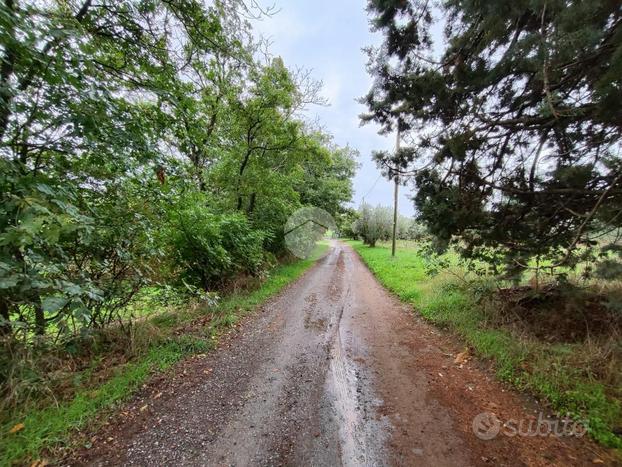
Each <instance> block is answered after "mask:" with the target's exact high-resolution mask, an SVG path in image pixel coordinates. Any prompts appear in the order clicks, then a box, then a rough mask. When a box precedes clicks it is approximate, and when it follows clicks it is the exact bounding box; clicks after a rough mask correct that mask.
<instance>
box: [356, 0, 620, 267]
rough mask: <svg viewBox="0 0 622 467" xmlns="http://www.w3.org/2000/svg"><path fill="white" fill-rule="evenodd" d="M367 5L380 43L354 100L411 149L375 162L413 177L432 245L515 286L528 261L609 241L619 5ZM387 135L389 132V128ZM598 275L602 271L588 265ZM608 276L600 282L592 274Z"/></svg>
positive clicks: (569, 258)
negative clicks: (488, 267)
mask: <svg viewBox="0 0 622 467" xmlns="http://www.w3.org/2000/svg"><path fill="white" fill-rule="evenodd" d="M431 8H432V4H431V3H430V2H426V1H418V0H409V1H401V0H400V1H397V0H390V1H386V0H382V1H381V0H370V1H369V11H370V13H371V14H372V21H373V24H374V27H375V28H376V29H377V30H379V31H381V32H382V33H383V34H384V38H385V40H384V43H383V44H382V46H380V47H378V48H376V49H370V50H369V56H370V62H369V71H370V73H371V74H372V75H373V77H374V79H375V81H374V85H373V87H372V89H371V90H370V92H369V94H368V95H367V96H366V97H365V98H364V99H363V100H364V102H365V103H366V104H367V106H368V109H369V112H368V114H367V115H365V116H364V120H365V121H375V122H377V123H379V124H380V125H382V127H383V128H384V130H385V131H391V130H394V129H395V127H396V125H399V127H400V128H401V130H402V131H404V133H405V134H407V135H408V138H412V142H413V144H412V145H411V146H410V147H407V148H404V149H403V150H402V151H400V153H399V154H397V155H391V154H388V153H378V154H377V160H378V162H379V164H380V165H381V166H384V167H386V166H390V167H394V168H396V169H397V170H398V171H400V172H401V173H405V174H409V175H414V177H415V182H416V186H417V194H416V197H415V203H416V205H417V209H418V211H419V213H420V219H421V220H422V221H424V222H425V223H426V225H427V227H428V228H429V230H430V232H431V233H432V234H434V235H435V237H436V239H437V244H438V245H439V246H441V247H444V246H447V244H448V243H449V242H450V240H452V239H456V238H459V239H460V242H459V246H460V247H461V248H462V252H463V253H464V254H465V255H467V256H473V257H479V258H481V259H486V260H487V261H490V262H493V263H503V264H504V265H505V266H506V271H507V272H508V273H510V274H520V272H521V271H523V270H525V269H526V268H527V267H528V266H527V265H528V262H529V260H530V259H531V258H547V259H548V260H549V262H550V263H551V264H554V265H565V266H573V265H575V264H576V263H577V262H578V261H580V260H582V259H586V258H587V257H593V256H594V254H595V250H594V249H593V248H592V247H593V246H595V245H596V244H598V243H602V242H603V239H605V238H609V239H613V242H611V244H612V245H613V246H611V248H617V247H615V243H616V242H617V240H618V239H619V232H620V227H622V214H621V213H622V158H621V155H620V150H621V144H620V143H621V138H622V133H621V129H622V107H620V105H619V102H620V100H621V99H622V72H621V71H622V7H621V5H620V3H619V2H610V1H606V0H594V1H589V2H559V1H553V2H551V1H547V0H537V1H533V2H527V3H525V2H523V3H521V2H518V3H517V2H506V1H503V0H497V1H486V2H462V1H453V0H451V1H443V2H441V3H440V11H437V12H436V15H442V16H443V17H444V18H445V19H446V23H445V24H446V28H445V42H444V43H443V44H436V46H439V45H442V47H443V49H442V52H441V54H440V56H439V57H436V56H435V55H434V53H433V50H437V49H435V48H433V40H432V39H433V38H432V34H431V26H432V24H433V17H434V16H435V14H434V12H433V11H432V9H431ZM396 122H397V123H396ZM601 264H604V263H601ZM605 269H607V270H609V271H611V268H605Z"/></svg>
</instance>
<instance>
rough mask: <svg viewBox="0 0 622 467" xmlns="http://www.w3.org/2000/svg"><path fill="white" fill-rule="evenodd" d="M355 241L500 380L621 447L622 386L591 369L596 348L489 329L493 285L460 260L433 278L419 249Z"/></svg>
mask: <svg viewBox="0 0 622 467" xmlns="http://www.w3.org/2000/svg"><path fill="white" fill-rule="evenodd" d="M349 243H350V245H352V246H353V247H354V249H355V250H356V251H357V252H358V253H359V254H360V256H361V257H362V259H363V260H364V262H365V263H366V264H367V265H368V266H369V268H370V269H371V271H372V272H373V273H374V274H375V275H376V277H377V278H378V280H379V281H380V282H381V283H382V284H383V285H384V286H385V287H387V288H388V289H389V290H391V291H392V292H393V293H395V294H396V295H397V296H398V297H399V298H400V299H401V300H403V301H404V302H407V303H410V304H412V305H413V306H414V309H415V310H416V311H417V312H418V313H420V314H421V315H422V316H423V317H424V318H425V319H427V320H428V321H429V322H431V323H433V324H434V325H436V326H438V327H440V328H444V329H447V330H449V331H451V332H453V333H455V334H456V335H457V336H459V337H460V339H462V340H463V341H464V342H465V344H467V345H469V346H470V347H471V348H472V349H473V350H474V351H475V352H476V353H477V354H478V355H479V356H480V357H483V358H486V359H491V360H492V361H493V362H494V363H495V366H496V369H497V375H498V377H499V378H500V379H501V380H503V381H506V382H508V383H510V384H512V385H513V386H515V387H516V388H518V389H519V390H525V391H528V392H530V393H532V394H534V395H535V396H537V397H540V398H544V399H545V400H547V401H548V402H549V403H550V404H551V406H552V408H554V409H555V410H556V411H557V412H558V413H560V414H567V413H569V414H570V415H571V416H573V417H575V418H577V419H581V420H586V421H587V423H588V427H589V431H590V433H591V435H592V436H593V437H594V438H595V439H596V440H597V441H599V442H601V443H602V444H604V445H606V446H609V447H615V448H618V449H619V448H622V438H620V437H619V436H617V435H616V434H615V433H614V431H615V430H616V429H619V427H620V426H621V423H622V409H621V404H620V398H619V396H620V394H619V391H620V388H615V387H610V386H608V384H607V382H606V381H602V380H599V378H598V377H597V376H596V375H595V374H594V373H593V372H591V371H589V370H590V368H589V361H587V358H588V357H589V354H590V352H591V351H592V350H593V349H589V348H588V347H587V346H586V344H585V343H572V344H570V343H556V344H552V343H548V342H543V341H540V340H538V339H530V338H527V337H525V336H517V335H515V334H513V333H512V332H511V330H509V329H505V328H503V327H495V326H491V325H490V324H489V322H488V320H487V314H486V310H485V308H484V307H483V306H482V304H481V302H480V300H478V288H479V287H481V288H485V287H488V286H489V285H490V280H491V279H490V278H483V279H481V278H480V279H474V278H472V277H469V275H468V274H467V273H466V272H465V271H464V269H463V268H462V267H461V266H460V265H459V262H458V258H457V257H456V256H455V255H451V254H450V255H449V256H448V257H446V259H447V260H448V263H449V264H450V266H449V268H447V269H444V270H442V271H441V272H440V273H439V274H435V275H428V274H427V273H426V260H425V259H424V256H423V255H422V253H421V251H419V249H418V247H417V246H416V244H413V243H406V244H405V243H401V244H399V245H398V251H397V255H396V257H395V258H392V257H391V250H390V246H388V245H382V244H381V245H379V246H377V247H375V248H369V247H367V246H365V245H363V244H362V242H359V241H349ZM487 281H488V282H487Z"/></svg>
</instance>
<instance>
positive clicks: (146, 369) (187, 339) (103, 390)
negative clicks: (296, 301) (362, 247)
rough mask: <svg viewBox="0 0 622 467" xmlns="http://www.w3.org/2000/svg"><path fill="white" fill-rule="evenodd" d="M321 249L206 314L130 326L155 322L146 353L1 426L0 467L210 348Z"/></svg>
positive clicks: (65, 438)
mask: <svg viewBox="0 0 622 467" xmlns="http://www.w3.org/2000/svg"><path fill="white" fill-rule="evenodd" d="M327 250H328V244H327V243H323V242H320V243H319V244H318V246H317V248H316V250H315V251H314V253H313V255H312V256H311V257H310V258H309V259H306V260H299V261H295V262H293V263H289V264H283V265H280V266H277V267H276V268H275V269H274V270H272V271H271V274H270V276H269V278H268V279H267V280H266V281H265V282H264V283H263V284H262V285H261V286H260V287H259V288H257V289H256V290H253V291H250V292H241V293H234V294H231V295H228V296H226V297H225V298H223V299H222V300H221V301H220V302H219V303H218V304H217V305H216V306H214V307H210V309H209V310H205V309H198V310H195V311H188V310H180V311H179V312H178V313H177V312H170V313H167V314H164V315H157V316H155V317H153V318H152V319H150V320H148V321H147V322H144V323H142V322H140V321H139V322H137V323H136V326H145V325H154V324H155V325H156V326H157V327H158V329H159V330H160V331H162V335H161V336H159V338H158V339H157V340H156V341H155V342H154V343H153V345H151V346H150V347H149V348H148V349H147V351H146V352H144V353H143V354H141V355H140V356H138V357H137V358H136V359H134V360H133V361H130V362H129V363H126V364H124V365H121V366H119V367H118V368H115V370H114V372H113V374H112V376H111V377H110V378H109V379H108V380H107V381H105V382H104V383H103V384H101V385H98V386H97V387H96V388H84V389H79V390H78V391H77V392H76V394H75V396H74V397H73V398H72V399H71V400H70V401H67V402H65V403H61V404H59V405H56V406H48V407H41V408H38V409H34V410H30V411H28V412H27V413H23V414H15V415H14V416H13V417H12V419H11V421H10V423H5V424H4V425H3V426H2V427H1V429H2V432H1V434H0V465H12V464H14V463H25V462H27V461H28V462H32V461H34V460H36V459H39V458H40V455H41V451H42V450H44V449H53V450H54V451H55V450H56V449H59V448H62V447H67V446H68V445H70V439H71V436H72V435H73V434H75V430H78V429H80V428H83V427H85V426H86V425H87V424H88V423H89V422H90V421H91V420H93V419H94V418H95V416H96V415H97V414H98V413H100V412H101V411H103V410H110V409H111V408H113V407H114V406H116V405H118V404H119V403H120V402H122V401H123V400H127V399H128V398H129V397H130V396H131V395H132V394H133V393H135V392H136V390H137V389H138V388H140V387H141V385H143V384H144V382H145V381H146V380H147V379H148V378H149V377H150V376H151V375H153V374H154V373H155V372H162V371H165V370H167V369H169V368H170V367H172V366H173V365H174V364H175V363H177V362H179V361H180V360H182V359H183V358H184V357H187V356H189V355H192V354H195V353H203V352H206V351H208V350H210V349H212V348H214V346H215V342H217V338H218V335H219V334H221V333H222V332H223V331H224V330H226V329H227V328H228V327H230V326H232V325H234V324H235V323H236V322H237V321H238V320H239V319H240V318H241V317H242V316H244V315H245V314H248V313H250V312H251V311H253V310H254V309H256V308H257V306H259V305H260V304H262V303H263V302H265V301H266V300H267V299H269V298H270V297H272V296H274V295H276V294H277V293H278V292H280V291H281V290H282V289H283V288H284V287H285V286H287V285H288V284H290V283H292V282H294V281H295V280H296V279H298V278H299V277H300V276H301V275H302V274H303V273H304V272H305V271H306V270H307V269H309V268H310V267H311V266H312V265H313V264H314V263H315V262H316V260H317V259H318V258H320V257H321V256H322V255H323V254H324V253H325V252H326V251H327ZM205 313H209V314H210V315H211V316H213V319H211V320H210V321H209V324H208V326H206V329H205V331H204V332H203V333H202V335H201V336H199V337H197V336H190V335H182V336H175V335H174V333H173V331H174V329H176V328H177V327H178V326H179V325H181V324H184V323H189V322H191V321H192V320H193V319H196V318H197V317H199V316H201V314H205ZM18 424H23V428H22V429H20V430H19V431H17V432H15V433H10V430H11V428H12V427H13V426H16V425H18ZM18 426H19V425H18Z"/></svg>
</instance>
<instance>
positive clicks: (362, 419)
mask: <svg viewBox="0 0 622 467" xmlns="http://www.w3.org/2000/svg"><path fill="white" fill-rule="evenodd" d="M460 350H461V349H460V348H457V347H456V346H455V344H453V343H452V341H451V340H450V338H449V337H444V336H443V335H441V334H440V333H439V332H438V331H435V330H434V329H433V328H431V327H430V326H428V325H427V324H425V323H423V322H422V321H421V320H419V319H418V318H416V317H415V316H414V315H413V313H412V311H410V310H408V309H407V308H406V307H404V306H403V305H401V304H400V303H399V302H398V301H397V300H395V299H394V298H393V297H392V296H391V295H390V294H388V293H387V292H386V291H385V290H384V289H383V288H382V287H381V286H380V285H379V284H378V283H377V282H376V280H375V279H374V277H373V276H372V274H371V273H370V272H369V271H368V270H367V268H366V267H365V266H364V265H363V264H362V263H361V261H360V259H359V258H358V256H357V255H356V253H354V252H353V251H352V250H351V249H350V248H349V247H348V246H345V245H343V244H340V243H335V244H334V245H333V247H332V249H331V250H330V252H329V253H328V254H327V255H326V256H325V257H324V258H323V259H321V260H320V261H319V262H318V264H316V265H315V266H314V267H313V268H312V269H311V270H309V271H308V272H307V273H306V274H305V275H304V276H303V277H302V278H301V279H300V280H298V281H297V282H296V283H294V284H293V285H291V286H290V287H289V288H287V289H286V290H285V291H284V292H282V293H281V294H280V295H279V296H278V297H276V298H274V299H273V300H271V301H270V302H269V303H267V304H266V305H265V306H264V307H263V309H262V311H261V312H260V313H258V314H257V315H255V316H254V317H251V318H249V319H248V320H246V321H245V322H244V323H243V324H242V326H240V328H239V330H238V331H237V332H235V333H233V334H232V335H231V336H230V337H229V338H227V339H226V340H225V342H224V343H223V344H222V345H221V348H219V350H218V351H215V352H212V353H211V354H209V355H207V356H202V357H198V358H194V359H192V360H190V361H188V362H185V363H184V364H183V365H181V366H180V367H179V368H178V370H177V372H176V376H175V377H174V378H172V377H170V376H169V377H168V379H165V378H161V379H160V380H157V381H154V382H153V383H151V384H150V385H149V386H147V387H146V388H144V390H143V391H142V393H141V395H140V396H139V397H138V398H136V399H135V400H134V401H133V402H132V403H131V404H129V405H128V406H127V407H125V408H124V409H123V411H122V412H121V413H120V414H119V415H117V416H115V417H113V418H112V419H111V420H110V422H109V424H108V425H107V426H106V427H105V428H104V429H103V430H102V431H100V432H99V433H97V434H95V436H94V437H93V439H92V442H93V447H92V448H91V449H89V450H85V451H83V452H81V453H79V455H78V457H77V458H75V459H74V460H73V461H72V462H73V463H75V464H97V465H120V464H124V465H127V464H131V465H237V466H247V465H304V466H307V465H313V466H336V465H417V466H426V465H434V466H445V465H447V466H467V465H513V466H514V465H593V463H594V462H598V463H599V461H600V460H604V461H605V462H606V463H607V462H609V461H608V460H607V458H606V457H605V456H604V455H603V453H601V452H599V451H598V449H597V448H596V447H595V446H594V445H593V444H592V443H591V442H589V441H588V440H587V439H586V438H582V439H577V438H567V437H566V438H556V437H546V438H544V437H508V436H504V435H503V434H499V435H498V436H497V437H496V438H494V439H492V440H488V441H485V440H481V439H479V438H478V437H476V436H475V435H474V434H473V430H472V420H473V417H474V416H476V415H477V414H479V413H481V412H492V413H494V414H495V415H496V416H497V417H498V418H499V419H501V420H510V419H516V420H521V419H533V417H534V416H535V415H534V410H536V411H537V410H539V409H538V407H537V406H535V405H533V404H532V403H530V402H529V401H527V400H526V399H523V398H522V397H520V396H518V395H516V394H515V393H512V392H511V391H509V390H507V389H506V388H504V387H503V386H502V385H500V384H498V383H496V382H495V381H494V380H493V379H492V378H491V376H490V375H489V373H488V371H487V370H486V369H483V368H481V367H480V366H479V365H478V364H477V363H476V362H474V361H462V360H459V361H456V354H457V353H458V352H459V351H460Z"/></svg>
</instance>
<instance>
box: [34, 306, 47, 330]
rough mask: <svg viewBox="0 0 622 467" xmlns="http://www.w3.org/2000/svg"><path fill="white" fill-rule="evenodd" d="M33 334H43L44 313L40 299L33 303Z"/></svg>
mask: <svg viewBox="0 0 622 467" xmlns="http://www.w3.org/2000/svg"><path fill="white" fill-rule="evenodd" d="M35 334H36V335H37V336H42V335H44V334H45V313H44V312H43V306H42V305H41V301H40V300H39V301H38V302H37V304H36V305H35Z"/></svg>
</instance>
